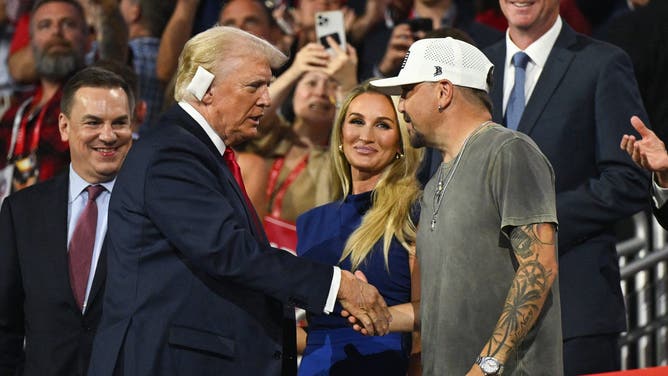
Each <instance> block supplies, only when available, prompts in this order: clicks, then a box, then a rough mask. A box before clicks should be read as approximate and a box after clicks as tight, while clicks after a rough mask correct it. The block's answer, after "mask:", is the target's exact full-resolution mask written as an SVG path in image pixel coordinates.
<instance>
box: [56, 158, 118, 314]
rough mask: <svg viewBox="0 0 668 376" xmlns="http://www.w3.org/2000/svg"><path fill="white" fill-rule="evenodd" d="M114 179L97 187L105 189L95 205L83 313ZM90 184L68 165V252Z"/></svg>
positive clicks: (99, 250)
mask: <svg viewBox="0 0 668 376" xmlns="http://www.w3.org/2000/svg"><path fill="white" fill-rule="evenodd" d="M115 181H116V179H114V180H111V181H108V182H105V183H100V184H99V185H101V186H103V187H104V188H105V190H104V191H102V193H100V195H99V196H98V197H97V199H96V200H95V203H96V204H97V228H96V229H95V246H93V257H92V259H91V263H90V272H89V274H88V284H87V285H86V296H85V298H84V303H83V311H84V312H85V311H86V307H87V306H88V294H90V288H91V286H92V285H93V279H94V277H95V270H96V269H97V261H98V260H99V258H100V252H101V250H102V243H104V236H105V235H106V233H107V211H108V209H109V197H110V196H111V190H112V189H113V188H114V182H115ZM89 185H94V184H91V183H89V182H87V181H85V180H84V179H83V178H82V177H81V176H79V174H77V173H76V172H75V171H74V169H73V168H72V164H71V163H70V184H69V194H68V200H67V249H68V252H69V249H70V240H72V233H74V228H75V227H76V225H77V221H78V220H79V217H80V216H81V212H83V210H84V208H85V207H86V202H88V191H86V187H88V186H89Z"/></svg>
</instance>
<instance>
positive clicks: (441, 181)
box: [430, 120, 494, 231]
mask: <svg viewBox="0 0 668 376" xmlns="http://www.w3.org/2000/svg"><path fill="white" fill-rule="evenodd" d="M493 123H494V122H493V121H490V120H488V121H486V122H484V123H482V124H480V125H479V126H478V127H477V128H476V129H475V130H474V131H473V132H471V133H470V134H469V135H468V136H466V139H465V140H464V143H463V144H462V149H461V150H460V151H459V154H457V158H455V162H454V163H453V165H452V168H451V169H450V171H449V172H448V175H447V176H444V175H445V174H444V173H443V166H445V162H443V163H441V166H440V167H439V169H438V184H437V185H436V191H435V192H434V209H433V210H432V213H431V226H430V229H431V231H434V229H436V217H438V212H439V211H440V210H441V202H442V201H443V196H445V191H446V190H447V189H448V184H450V181H451V180H452V177H453V176H455V172H456V171H457V167H459V161H460V160H461V159H462V155H464V150H466V145H467V144H468V143H469V140H470V139H471V137H473V136H474V135H476V134H478V132H480V130H481V129H482V128H483V127H485V126H486V125H489V124H493Z"/></svg>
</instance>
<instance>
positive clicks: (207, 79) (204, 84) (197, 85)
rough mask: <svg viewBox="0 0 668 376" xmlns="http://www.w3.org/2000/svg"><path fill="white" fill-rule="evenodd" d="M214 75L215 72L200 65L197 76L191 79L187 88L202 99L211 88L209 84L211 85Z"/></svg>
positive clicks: (198, 98)
mask: <svg viewBox="0 0 668 376" xmlns="http://www.w3.org/2000/svg"><path fill="white" fill-rule="evenodd" d="M214 77H215V76H214V75H213V73H211V72H209V71H208V70H206V69H204V68H202V67H201V66H198V67H197V72H195V77H193V79H192V80H191V81H190V84H188V87H186V90H188V92H189V93H191V94H192V95H194V96H195V98H197V100H199V101H201V100H202V98H203V97H204V94H206V91H207V90H209V86H211V82H213V79H214Z"/></svg>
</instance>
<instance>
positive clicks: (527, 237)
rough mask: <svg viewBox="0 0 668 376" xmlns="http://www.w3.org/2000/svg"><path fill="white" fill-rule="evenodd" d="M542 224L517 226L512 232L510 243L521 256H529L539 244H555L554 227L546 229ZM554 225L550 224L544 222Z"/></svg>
mask: <svg viewBox="0 0 668 376" xmlns="http://www.w3.org/2000/svg"><path fill="white" fill-rule="evenodd" d="M540 225H541V224H531V225H526V226H519V227H515V228H514V229H513V231H512V232H511V233H510V244H511V246H512V247H513V250H514V251H515V252H516V253H517V255H518V256H519V257H521V258H527V257H529V256H531V254H532V253H533V252H534V251H535V247H536V246H537V245H552V246H553V245H554V229H553V228H552V230H551V231H545V229H544V228H542V227H541V226H540ZM543 225H546V226H550V227H552V225H549V224H543Z"/></svg>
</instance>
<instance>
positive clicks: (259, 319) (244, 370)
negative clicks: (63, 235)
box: [89, 27, 390, 375]
mask: <svg viewBox="0 0 668 376" xmlns="http://www.w3.org/2000/svg"><path fill="white" fill-rule="evenodd" d="M285 60H286V57H285V56H284V55H283V54H282V53H281V52H279V51H278V50H277V49H276V48H274V47H273V46H271V45H270V44H269V43H267V42H266V41H264V40H262V39H259V38H257V37H255V36H252V35H251V34H248V33H246V32H244V31H241V30H238V29H234V28H229V27H214V28H212V29H209V30H207V31H205V32H203V33H201V34H198V35H196V36H195V37H193V38H192V39H191V40H190V41H188V43H187V44H186V45H185V48H184V50H183V52H182V54H181V57H180V58H179V67H178V72H177V80H176V90H175V99H176V101H177V102H178V103H177V104H175V105H174V106H173V107H172V108H171V109H169V110H168V111H167V112H166V113H165V114H164V115H163V117H162V118H161V119H160V120H159V124H158V126H157V127H156V129H157V130H156V131H155V132H152V133H150V134H148V135H146V137H143V138H142V142H141V143H138V144H137V146H136V147H135V149H133V150H132V151H131V152H130V153H129V154H128V157H127V159H126V161H125V165H124V167H123V170H122V171H121V173H120V174H119V175H118V178H117V180H116V187H115V190H114V195H113V197H112V198H111V202H110V204H109V231H108V233H109V249H108V278H107V293H106V295H105V301H104V312H103V317H102V322H101V324H100V326H99V328H98V332H97V335H96V338H95V342H94V345H93V355H92V359H91V364H90V368H89V375H112V374H117V375H125V374H128V375H227V374H243V375H280V374H282V375H294V374H296V361H295V338H294V334H295V330H294V328H295V323H294V307H295V306H298V307H300V308H303V309H305V310H307V311H310V312H318V313H322V312H325V313H331V311H332V309H333V307H334V302H335V301H336V300H338V301H339V302H340V303H341V304H342V306H343V307H344V308H345V309H346V310H349V311H351V313H352V312H354V313H353V314H354V315H355V316H356V317H361V320H362V322H363V324H364V326H365V327H366V328H367V329H368V330H369V331H371V332H372V333H375V334H385V333H387V331H388V327H389V324H388V322H389V321H390V315H389V311H388V310H387V306H386V304H385V301H384V300H383V299H382V297H381V296H380V295H379V294H378V291H377V290H376V289H375V288H374V287H373V286H371V285H368V284H366V283H364V282H361V281H360V280H358V279H356V278H355V276H354V275H353V274H351V273H350V272H347V271H342V270H340V269H339V268H338V267H332V266H328V265H324V264H318V263H315V262H312V261H308V260H306V259H303V258H298V257H293V256H292V255H291V254H289V253H287V252H284V251H281V250H278V249H274V248H271V247H270V246H269V243H268V242H267V240H266V237H265V234H264V232H263V230H262V225H261V223H260V221H259V219H258V217H257V215H256V214H255V211H254V209H253V207H252V206H251V205H250V203H249V201H248V198H247V196H246V193H245V189H244V185H243V181H242V179H241V174H240V171H239V167H238V165H237V164H236V160H235V157H234V152H233V151H232V149H231V147H232V146H234V145H237V144H238V143H240V142H242V141H245V140H247V139H249V138H252V137H254V136H255V135H256V134H257V126H258V124H259V122H260V119H261V118H262V116H263V115H264V111H265V109H266V108H267V107H268V106H269V105H270V103H271V99H270V98H269V94H268V90H267V89H268V86H269V83H270V81H271V78H272V75H271V68H272V67H278V66H280V65H281V64H282V63H284V62H285ZM358 315H359V316H358Z"/></svg>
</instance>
